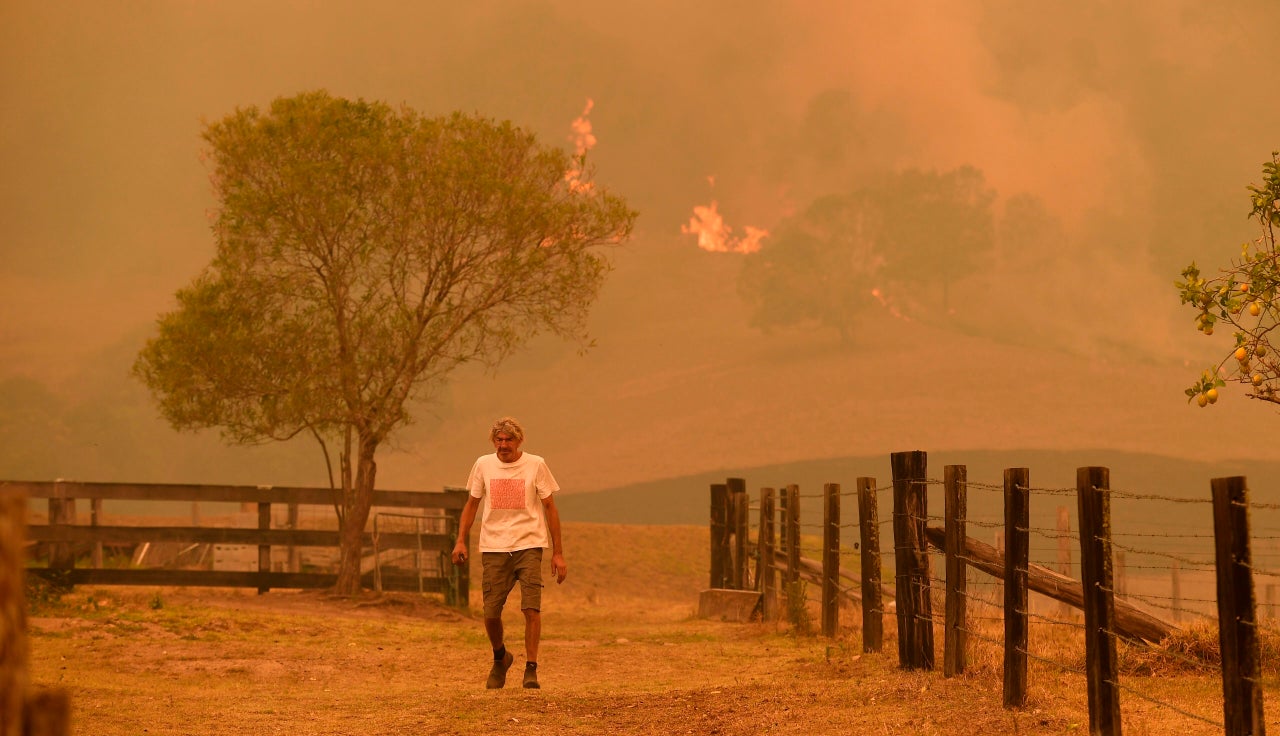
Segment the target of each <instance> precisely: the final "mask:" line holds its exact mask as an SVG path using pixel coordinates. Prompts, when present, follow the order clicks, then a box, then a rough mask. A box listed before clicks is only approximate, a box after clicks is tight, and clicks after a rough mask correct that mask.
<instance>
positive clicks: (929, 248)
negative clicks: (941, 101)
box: [870, 166, 996, 307]
mask: <svg viewBox="0 0 1280 736" xmlns="http://www.w3.org/2000/svg"><path fill="white" fill-rule="evenodd" d="M870 195H871V197H872V198H873V201H874V203H875V205H876V207H877V208H878V209H879V210H880V212H881V213H882V218H883V221H884V233H883V235H882V238H883V247H884V254H885V276H886V278H888V279H889V280H891V281H895V282H899V283H903V284H907V285H909V286H915V287H921V286H926V285H930V284H937V285H939V286H941V287H942V303H943V305H944V307H946V306H950V290H951V286H952V284H954V283H955V282H956V281H958V280H959V279H961V278H963V277H965V276H968V275H969V274H971V273H973V272H974V271H976V270H977V269H978V266H979V264H980V263H982V259H983V257H984V256H986V255H987V254H989V253H990V252H991V251H992V250H993V248H994V247H995V218H994V215H993V214H992V203H993V202H994V201H995V196H996V195H995V192H994V191H993V190H992V189H991V188H989V187H988V186H987V183H986V179H985V177H983V175H982V172H981V171H979V170H978V169H975V168H973V167H972V166H962V167H960V168H958V169H954V170H952V171H947V172H944V173H938V172H936V171H919V170H914V169H913V170H908V171H903V172H900V173H898V174H895V175H894V176H892V177H889V178H887V179H885V180H884V181H883V182H882V183H881V184H880V185H879V186H876V187H875V188H873V189H871V190H870Z"/></svg>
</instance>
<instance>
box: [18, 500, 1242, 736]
mask: <svg viewBox="0 0 1280 736" xmlns="http://www.w3.org/2000/svg"><path fill="white" fill-rule="evenodd" d="M566 544H567V545H569V557H568V560H569V575H570V577H569V580H568V581H567V582H566V583H565V585H563V586H554V585H552V586H549V587H548V589H547V593H546V596H545V602H544V629H543V634H544V636H543V644H542V651H541V656H540V657H539V659H540V669H539V675H540V680H541V682H542V689H540V690H525V689H522V688H520V687H519V686H518V685H519V676H520V672H521V668H522V666H523V662H524V656H523V655H524V646H523V642H522V638H521V636H522V631H523V623H522V619H521V618H520V615H519V613H518V612H517V611H515V610H514V606H511V607H509V610H508V611H507V615H506V616H505V621H506V624H507V632H508V637H507V640H508V645H509V647H510V648H511V649H512V651H514V652H515V653H516V666H515V667H513V669H512V672H511V678H510V680H511V683H509V684H514V685H515V686H514V687H512V686H509V687H508V688H506V689H504V690H501V691H489V690H486V689H485V688H484V679H485V676H486V674H487V672H488V668H489V651H488V647H487V642H486V640H485V637H484V633H483V628H482V624H481V620H480V618H479V616H478V613H476V611H477V610H478V592H476V591H473V606H472V609H471V612H460V611H458V610H456V609H449V608H446V607H444V606H443V605H442V604H441V603H440V602H439V601H438V600H437V599H435V598H433V597H429V596H428V597H423V596H418V595H413V594H395V595H386V596H381V597H378V596H373V595H372V594H370V595H368V596H366V597H364V598H362V599H359V600H351V599H342V598H333V597H330V596H328V595H326V594H324V593H318V592H296V591H273V592H270V593H267V594H265V595H257V594H255V593H253V592H251V591H234V590H213V589H152V588H123V587H114V588H106V587H103V588H80V589H77V590H75V591H74V592H73V593H71V594H69V595H66V596H64V597H63V598H62V599H61V600H60V601H57V602H38V603H37V604H35V605H34V606H33V608H32V611H31V615H30V619H29V627H28V628H29V632H30V641H31V657H32V663H31V665H32V675H33V679H34V681H35V683H36V684H37V685H38V686H41V687H57V688H63V689H65V690H66V691H67V692H68V693H69V694H70V696H71V700H72V704H73V721H74V727H75V731H74V732H75V733H77V734H94V735H98V734H101V735H103V736H112V735H115V734H121V735H123V734H130V735H132V734H287V735H288V736H301V735H303V734H326V735H328V734H334V735H336V734H494V733H510V734H543V733H545V734H552V733H555V734H559V733H583V734H606V733H608V734H672V733H688V734H760V733H775V734H816V733H817V734H826V733H861V734H882V733H883V734H901V733H912V734H978V733H1019V734H1061V733H1087V732H1088V721H1087V706H1086V702H1085V691H1084V680H1083V678H1082V677H1081V676H1079V675H1077V674H1075V673H1073V672H1070V671H1065V670H1063V669H1061V668H1057V667H1052V666H1049V665H1046V664H1042V663H1033V666H1032V674H1031V688H1030V702H1029V703H1028V705H1027V706H1026V707H1025V708H1021V709H1015V710H1006V709H1004V708H1003V707H1002V705H1001V674H1000V662H999V650H998V649H995V648H994V647H990V646H984V645H981V644H978V645H977V646H975V651H974V653H973V656H972V657H971V662H972V663H973V664H972V665H971V667H970V671H969V672H968V673H967V674H965V675H964V676H962V677H957V678H950V679H947V678H944V677H943V676H942V674H941V672H905V671H903V670H900V669H899V668H898V666H897V657H896V642H895V640H894V639H893V638H892V636H890V638H889V639H888V640H887V641H886V644H885V649H884V652H883V653H872V654H864V653H862V652H861V645H860V644H859V643H858V641H857V638H856V631H855V630H854V629H852V628H850V629H848V630H847V631H846V633H845V635H843V636H842V637H841V638H839V639H836V640H829V639H826V638H823V637H821V636H805V635H799V634H797V633H796V632H794V631H792V630H791V627H789V626H788V625H785V624H759V623H752V624H741V623H725V622H721V621H711V620H703V619H699V618H697V617H696V616H695V615H694V613H695V610H696V606H697V595H698V591H699V589H700V588H701V587H703V586H704V585H705V577H706V569H707V568H706V552H705V549H706V546H707V545H706V530H705V529H696V528H673V527H617V526H609V525H585V524H583V525H571V526H568V527H567V528H566ZM842 616H844V620H845V622H846V623H847V624H850V625H852V624H854V623H856V621H854V620H853V617H852V613H851V612H848V611H846V612H843V613H842ZM815 623H816V619H815ZM886 623H887V624H891V623H892V618H889V619H887V621H886ZM889 629H890V631H891V630H892V626H891V625H890V626H889ZM938 647H939V650H940V649H941V639H940V638H939V640H938ZM940 660H941V657H940V651H939V661H940ZM1129 684H1130V685H1131V686H1133V687H1135V689H1140V691H1141V692H1143V693H1145V694H1147V695H1151V694H1155V695H1157V696H1158V697H1159V699H1164V700H1169V701H1171V702H1176V703H1178V704H1180V706H1181V707H1182V708H1183V709H1184V710H1186V711H1188V712H1189V713H1191V716H1187V715H1183V714H1180V713H1177V712H1173V711H1170V710H1169V709H1167V708H1164V707H1161V706H1158V705H1154V704H1152V703H1150V702H1148V701H1146V700H1144V699H1142V698H1139V697H1127V696H1126V698H1125V699H1124V700H1123V701H1122V702H1123V713H1124V721H1125V733H1127V734H1139V735H1141V734H1151V735H1153V736H1154V735H1163V734H1177V735H1178V736H1190V735H1192V734H1201V733H1203V734H1210V733H1221V732H1222V731H1221V728H1220V727H1218V728H1215V727H1213V726H1212V725H1211V724H1210V723H1208V722H1205V721H1202V720H1197V718H1196V717H1192V716H1201V717H1204V718H1206V719H1208V720H1218V721H1220V720H1221V711H1220V708H1221V706H1220V702H1221V700H1220V698H1221V696H1220V692H1221V690H1220V687H1221V686H1220V684H1218V682H1217V680H1215V679H1214V678H1213V677H1211V676H1207V675H1194V676H1179V677H1172V678H1156V677H1146V678H1138V679H1135V680H1133V681H1131V682H1129Z"/></svg>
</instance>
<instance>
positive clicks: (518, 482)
mask: <svg viewBox="0 0 1280 736" xmlns="http://www.w3.org/2000/svg"><path fill="white" fill-rule="evenodd" d="M489 508H494V509H522V508H524V478H494V479H492V480H490V481H489Z"/></svg>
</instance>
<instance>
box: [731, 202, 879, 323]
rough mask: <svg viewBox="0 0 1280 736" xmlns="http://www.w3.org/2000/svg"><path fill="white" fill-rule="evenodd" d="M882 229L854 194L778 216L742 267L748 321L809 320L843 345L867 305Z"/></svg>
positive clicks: (874, 213)
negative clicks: (774, 226) (779, 220)
mask: <svg viewBox="0 0 1280 736" xmlns="http://www.w3.org/2000/svg"><path fill="white" fill-rule="evenodd" d="M882 230H883V225H882V223H881V213H880V211H879V210H878V209H876V208H875V207H873V206H871V205H870V204H869V203H868V201H867V197H866V195H864V194H860V193H859V194H852V195H845V196H833V197H824V198H822V199H819V200H817V201H815V202H814V203H813V204H811V205H809V208H808V209H807V210H805V211H804V212H803V213H801V214H799V215H796V216H794V217H791V218H788V219H787V220H785V221H784V222H783V223H782V224H780V225H779V226H778V227H777V229H776V232H775V233H774V234H772V235H770V236H769V237H768V238H765V239H764V240H763V241H762V247H761V249H760V251H758V252H757V253H754V254H751V255H748V256H747V257H746V260H745V261H744V262H743V265H742V275H741V276H740V281H739V291H740V292H741V294H742V296H743V298H744V299H745V300H746V301H747V303H748V304H749V305H750V307H751V324H752V326H753V327H758V328H760V329H763V330H766V331H767V330H770V329H772V328H773V327H787V326H791V325H797V324H806V323H808V324H817V325H819V326H821V327H829V328H832V329H834V330H836V331H837V332H838V333H839V335H840V341H841V342H845V343H847V342H848V341H849V340H850V339H851V337H852V335H853V328H854V324H855V318H856V317H857V315H858V314H859V313H860V312H861V311H862V310H863V309H865V308H867V307H868V306H870V305H871V304H873V303H874V300H873V297H872V295H871V292H872V289H874V288H875V286H876V284H877V283H878V282H877V278H878V274H879V272H880V270H881V269H882V268H883V266H884V257H883V256H882V255H880V253H879V252H878V246H879V244H880V233H881V231H882Z"/></svg>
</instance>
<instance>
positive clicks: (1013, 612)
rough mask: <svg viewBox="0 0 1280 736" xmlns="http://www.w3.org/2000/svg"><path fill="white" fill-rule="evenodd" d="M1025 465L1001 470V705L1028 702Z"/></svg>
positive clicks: (1028, 517)
mask: <svg viewBox="0 0 1280 736" xmlns="http://www.w3.org/2000/svg"><path fill="white" fill-rule="evenodd" d="M1028 476H1029V471H1028V470H1027V469H1026V468H1008V469H1006V470H1005V471H1004V533H1005V540H1006V542H1005V555H1004V580H1005V586H1004V707H1006V708H1021V707H1022V706H1024V705H1026V704H1027V565H1028V563H1029V562H1030V529H1029V527H1030V525H1031V514H1030V498H1031V492H1030V490H1029V483H1028Z"/></svg>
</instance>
